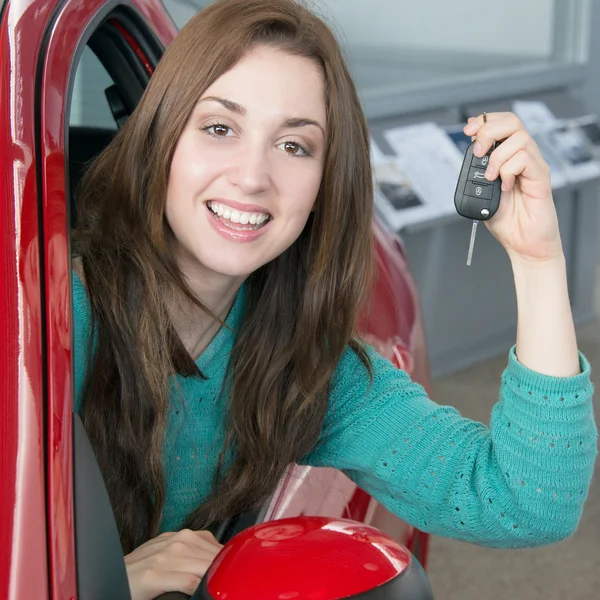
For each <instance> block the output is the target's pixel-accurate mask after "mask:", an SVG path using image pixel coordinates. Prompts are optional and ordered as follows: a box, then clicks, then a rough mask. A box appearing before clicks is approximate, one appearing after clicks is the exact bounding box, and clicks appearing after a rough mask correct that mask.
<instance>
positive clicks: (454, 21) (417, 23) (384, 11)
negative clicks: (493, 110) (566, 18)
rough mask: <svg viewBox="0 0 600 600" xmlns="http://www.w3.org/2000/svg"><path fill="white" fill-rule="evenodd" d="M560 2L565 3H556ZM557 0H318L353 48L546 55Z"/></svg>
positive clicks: (324, 13)
mask: <svg viewBox="0 0 600 600" xmlns="http://www.w3.org/2000/svg"><path fill="white" fill-rule="evenodd" d="M557 1H561V0H557ZM554 2H555V0H501V1H497V2H490V1H489V0H417V1H415V0H410V1H409V0H314V4H315V7H316V8H317V12H319V13H320V14H321V15H322V16H323V17H325V18H326V20H327V21H328V22H329V23H330V24H331V22H332V21H333V24H334V25H337V29H341V31H342V32H343V34H344V37H345V38H346V39H347V40H348V42H349V43H350V45H353V46H354V45H365V46H373V47H382V46H384V47H386V48H389V47H404V48H406V47H410V48H427V49H432V50H459V51H461V50H473V51H475V52H476V51H477V49H482V50H485V51H487V52H491V53H494V54H495V53H498V54H523V55H525V56H529V57H544V56H548V55H549V53H550V52H551V46H552V36H553V20H554V19H553V17H554Z"/></svg>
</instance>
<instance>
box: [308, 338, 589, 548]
mask: <svg viewBox="0 0 600 600" xmlns="http://www.w3.org/2000/svg"><path fill="white" fill-rule="evenodd" d="M369 355H370V357H371V360H372V362H373V369H374V376H373V382H372V385H371V384H370V382H369V376H368V373H367V371H366V368H365V367H364V366H363V365H362V363H361V362H360V360H359V358H358V356H357V355H356V353H355V352H353V351H352V350H350V349H348V350H347V351H346V353H345V354H344V356H343V358H342V360H341V362H340V365H339V367H338V369H337V370H336V374H335V378H334V381H333V383H332V389H331V399H330V408H329V413H328V415H327V417H326V419H325V422H324V426H323V433H322V436H321V438H320V440H319V442H318V443H317V445H316V446H315V448H314V449H313V450H312V451H311V452H310V453H309V454H308V455H307V456H305V457H304V458H303V460H302V461H300V463H301V464H307V465H311V466H329V467H334V468H337V469H340V470H342V471H343V472H344V473H345V474H346V475H348V476H349V477H350V478H351V479H352V480H353V481H354V482H355V483H356V484H357V485H358V486H359V487H361V488H362V489H364V490H365V491H366V492H368V493H369V494H371V495H372V496H373V497H375V498H376V499H377V500H378V501H379V502H381V503H382V504H383V505H384V506H386V507H387V508H388V509H389V510H391V511H392V512H393V513H395V514H396V515H397V516H398V517H400V518H401V519H403V520H405V521H407V522H408V523H410V524H412V525H414V526H416V527H418V528H419V529H421V530H423V531H426V532H430V533H434V534H436V535H440V536H445V537H452V538H457V539H461V540H464V541H468V542H472V543H476V544H480V545H484V546H491V547H498V548H510V547H514V548H517V547H533V546H541V545H545V544H549V543H552V542H555V541H558V540H561V539H564V538H566V537H568V536H570V535H572V534H573V532H574V531H575V530H576V528H577V525H578V522H579V519H580V517H581V514H582V510H583V505H584V502H585V499H586V497H587V494H588V490H589V485H590V481H591V478H592V474H593V469H594V461H595V458H596V454H597V437H598V433H597V428H596V425H595V422H594V416H593V409H592V395H593V387H592V383H591V381H590V365H589V363H588V361H587V360H586V358H585V357H584V356H583V355H582V354H581V353H580V367H581V373H580V374H578V375H575V376H573V377H565V378H562V377H551V376H546V375H541V374H539V373H536V372H534V371H532V370H530V369H528V368H526V367H525V366H524V365H522V364H520V363H519V362H518V360H517V357H516V354H515V347H513V348H512V349H511V350H510V352H509V360H508V366H507V368H506V369H505V371H504V372H503V374H502V377H501V387H500V398H499V401H498V402H497V404H496V405H495V406H494V408H493V411H492V416H491V424H490V427H489V428H488V427H486V426H485V425H483V424H482V423H478V422H475V421H471V420H469V419H466V418H464V417H462V416H461V415H460V414H459V413H458V411H457V410H456V409H454V408H452V407H450V406H441V405H438V404H436V403H434V402H433V401H432V400H430V399H429V398H428V397H427V394H426V392H425V390H424V389H423V387H422V386H420V385H418V384H416V383H414V382H412V381H411V380H410V378H409V376H408V375H407V374H406V373H405V372H404V371H400V370H397V369H396V368H394V366H393V365H392V364H391V363H390V362H389V361H387V360H386V359H385V358H383V357H381V356H379V355H378V354H377V353H376V352H375V351H374V350H372V349H371V348H369Z"/></svg>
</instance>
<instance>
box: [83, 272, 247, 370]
mask: <svg viewBox="0 0 600 600" xmlns="http://www.w3.org/2000/svg"><path fill="white" fill-rule="evenodd" d="M73 275H74V278H75V281H76V282H77V283H76V285H75V287H80V288H81V290H82V291H83V292H84V294H87V291H86V290H85V286H84V285H83V282H82V281H81V278H80V277H79V274H78V273H77V271H75V269H73ZM245 289H246V284H245V283H242V285H241V286H240V288H239V289H238V291H237V293H236V296H235V299H234V301H233V304H232V305H231V308H230V309H229V312H228V313H227V317H226V318H225V321H224V323H225V324H226V327H224V326H223V325H221V327H220V328H219V330H218V331H217V333H216V334H215V336H214V337H213V338H212V340H211V341H210V342H209V344H208V346H207V347H206V348H205V349H204V350H203V351H202V353H201V354H200V356H198V358H197V359H196V360H195V361H194V362H195V364H196V366H197V367H198V368H199V369H200V371H201V372H202V371H203V369H206V366H207V365H208V364H210V363H211V361H212V360H213V359H214V358H215V357H216V356H218V355H219V354H220V353H221V352H222V350H223V348H224V346H225V344H226V343H227V342H228V341H229V340H233V339H235V336H236V333H237V330H238V329H239V327H240V325H241V322H242V316H243V311H244V300H245V296H246V292H245Z"/></svg>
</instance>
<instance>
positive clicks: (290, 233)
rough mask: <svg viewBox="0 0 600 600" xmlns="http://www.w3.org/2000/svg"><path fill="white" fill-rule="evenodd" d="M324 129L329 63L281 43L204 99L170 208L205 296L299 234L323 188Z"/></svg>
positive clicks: (182, 145)
mask: <svg viewBox="0 0 600 600" xmlns="http://www.w3.org/2000/svg"><path fill="white" fill-rule="evenodd" d="M249 82H252V85H249ZM325 128H326V107H325V90H324V81H323V72H322V69H321V68H320V67H319V65H318V64H315V62H314V61H313V60H311V59H308V58H305V57H303V56H294V55H290V54H288V53H285V52H282V51H281V50H279V49H277V48H272V47H269V46H262V47H256V48H253V49H252V50H250V51H249V52H248V53H247V55H246V56H244V58H242V59H241V60H240V61H239V62H238V63H237V64H236V65H235V66H234V67H233V68H232V69H230V70H229V71H227V72H226V73H225V74H223V75H222V76H221V77H219V78H218V79H217V80H216V81H215V82H214V83H213V84H212V85H211V86H209V87H208V89H207V90H206V92H205V93H204V94H203V95H202V96H201V98H200V100H199V102H198V103H197V105H196V106H195V108H194V110H193V112H192V115H191V118H190V119H189V121H188V123H187V124H186V126H185V127H184V129H183V132H182V134H181V136H180V138H179V141H178V143H177V147H176V148H175V153H174V155H173V161H172V163H171V171H170V175H169V185H168V189H167V201H166V209H165V210H166V217H167V221H168V223H169V225H170V227H171V229H172V230H173V233H174V234H175V238H176V239H177V241H178V242H177V252H178V254H179V257H180V261H179V262H180V265H181V264H182V261H183V262H184V263H185V265H186V267H185V269H186V270H185V275H186V277H187V279H188V281H194V291H195V293H196V295H197V296H198V297H200V298H209V297H210V295H209V294H211V293H212V294H214V290H216V289H218V288H219V287H222V286H223V285H225V286H226V287H229V279H224V278H223V275H226V276H227V277H228V278H229V277H237V278H245V277H246V276H248V275H249V274H250V273H252V272H253V271H255V270H256V269H258V268H259V267H261V266H263V265H265V264H267V263H268V262H270V261H271V260H272V259H274V258H275V257H277V256H279V255H280V254H282V253H283V252H284V251H285V250H287V249H288V248H289V246H290V245H291V244H292V243H293V242H294V241H295V240H296V239H297V238H298V237H299V235H300V233H301V232H302V230H303V229H304V227H305V225H306V222H307V220H308V218H309V216H310V214H311V211H312V210H313V207H314V203H315V199H316V197H317V193H318V191H319V186H320V185H321V177H322V172H323V166H324V158H325V149H326V148H325V144H326V138H325ZM214 205H216V207H217V210H214ZM211 206H212V207H213V210H211ZM219 209H220V211H219ZM251 219H254V224H252V223H251ZM257 220H258V221H259V223H258V224H257ZM257 225H258V226H257ZM232 241H234V242H238V244H235V245H232V244H231V242H232ZM244 242H253V243H252V245H251V246H248V245H247V244H244ZM240 283H241V280H240ZM209 290H213V292H210V291H209Z"/></svg>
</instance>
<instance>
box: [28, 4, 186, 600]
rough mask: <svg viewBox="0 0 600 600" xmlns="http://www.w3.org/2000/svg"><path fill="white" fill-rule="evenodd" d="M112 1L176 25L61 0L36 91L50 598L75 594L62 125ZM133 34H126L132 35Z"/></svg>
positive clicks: (169, 28)
mask: <svg viewBox="0 0 600 600" xmlns="http://www.w3.org/2000/svg"><path fill="white" fill-rule="evenodd" d="M118 7H125V8H126V9H129V10H130V11H131V12H132V13H133V14H135V15H137V16H138V17H139V19H140V20H141V21H143V23H144V24H145V26H146V27H147V28H148V30H149V31H151V32H152V33H153V34H154V35H155V36H156V38H157V39H158V41H159V42H160V43H161V44H162V45H163V46H165V47H166V46H167V45H168V44H169V43H170V42H171V41H172V39H173V38H174V36H175V34H176V33H177V30H176V28H175V26H174V24H173V23H172V21H171V19H170V17H169V16H168V13H167V12H166V10H164V9H163V10H161V5H159V4H158V3H155V2H150V1H147V0H135V1H133V2H118V1H114V0H112V1H108V2H107V1H106V0H86V1H85V2H75V1H72V0H65V1H64V2H61V3H57V4H56V7H55V10H54V13H53V17H54V18H53V19H51V20H49V22H48V25H47V28H46V32H45V36H44V38H45V44H44V47H43V66H42V68H41V72H40V73H39V88H38V89H39V94H38V97H37V103H36V104H37V113H38V126H39V128H38V132H39V134H38V135H39V147H40V162H41V169H40V170H41V184H40V197H41V200H42V201H41V219H40V224H41V232H40V233H41V238H42V240H41V244H40V246H41V254H42V264H43V272H42V278H43V283H44V289H45V294H44V295H43V305H44V312H45V317H46V340H45V348H46V350H47V353H46V373H47V377H46V380H47V385H46V406H47V414H48V419H47V440H48V443H47V511H48V563H49V586H50V597H51V598H56V599H60V600H62V599H63V598H64V599H67V598H74V597H76V596H77V572H76V571H77V569H76V544H75V530H74V505H73V496H74V493H73V428H72V411H73V381H72V372H73V371H72V358H73V357H72V352H71V347H72V322H71V317H72V315H71V312H72V311H71V297H72V296H71V277H70V274H71V249H70V243H69V239H70V236H69V234H68V232H69V226H70V223H69V215H70V211H69V201H68V198H69V190H68V185H67V179H68V171H67V169H68V123H69V114H70V102H71V97H72V89H73V84H74V78H75V72H76V67H77V64H78V62H79V58H80V55H81V53H82V52H83V49H84V47H85V45H86V43H87V41H88V40H89V38H90V36H91V35H92V33H93V32H94V30H95V29H96V28H97V27H98V25H99V24H100V23H101V22H102V21H103V20H104V19H106V17H107V16H108V15H109V14H110V13H111V12H112V11H114V10H115V9H116V8H118ZM132 39H133V38H132Z"/></svg>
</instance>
